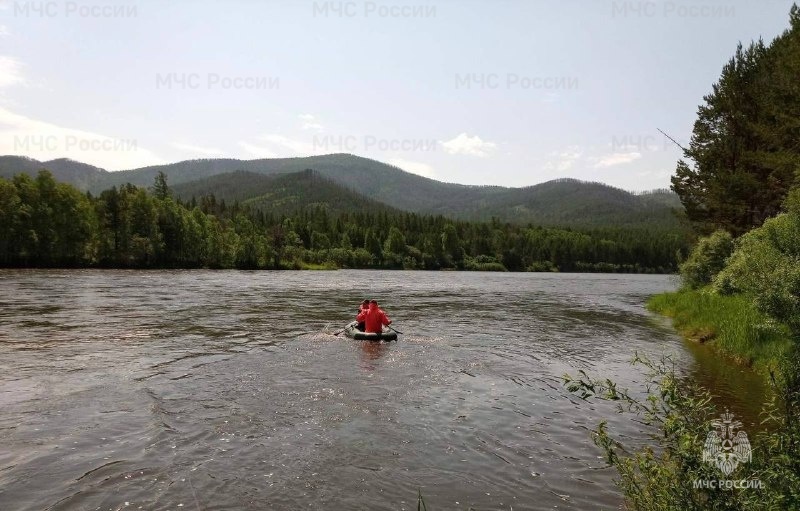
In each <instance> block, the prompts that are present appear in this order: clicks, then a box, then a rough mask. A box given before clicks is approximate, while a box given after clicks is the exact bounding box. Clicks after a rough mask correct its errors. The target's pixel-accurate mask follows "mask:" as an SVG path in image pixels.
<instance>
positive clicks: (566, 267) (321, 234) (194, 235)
mask: <svg viewBox="0 0 800 511" xmlns="http://www.w3.org/2000/svg"><path fill="white" fill-rule="evenodd" d="M689 245H690V239H688V237H687V236H686V235H685V234H684V233H682V232H681V231H676V230H674V229H672V230H670V229H660V228H657V227H653V228H622V227H605V228H591V229H574V228H556V227H538V226H533V225H530V224H529V225H518V224H511V223H503V222H500V221H499V220H497V219H493V220H492V221H488V222H466V221H457V220H451V219H448V218H445V217H443V216H432V215H424V214H417V213H408V212H400V211H395V210H391V209H386V210H376V211H369V210H367V211H331V210H330V209H329V208H327V207H324V206H315V205H313V204H312V205H308V206H306V207H303V208H300V209H299V210H297V211H294V212H292V213H280V214H277V213H276V212H274V211H270V210H268V209H267V210H265V209H257V208H253V207H249V206H247V205H242V204H240V203H238V202H234V203H233V204H226V203H225V201H224V200H217V198H216V197H215V196H214V195H213V194H206V195H203V196H201V197H199V198H197V197H192V198H191V199H190V200H185V199H180V198H176V197H174V195H173V192H172V190H171V189H170V187H169V186H168V184H167V178H166V176H165V175H164V174H163V173H159V174H157V175H156V178H155V182H154V183H153V186H152V187H150V188H144V187H137V186H134V185H131V184H125V185H122V186H119V187H116V186H115V187H112V188H110V189H108V190H105V191H103V192H101V193H100V194H98V195H96V196H95V195H92V194H91V193H83V192H81V191H79V190H78V189H77V188H75V187H73V186H72V185H69V184H65V183H58V182H56V180H55V179H54V178H53V176H52V174H50V172H48V171H46V170H42V171H40V172H39V173H38V175H37V176H36V177H30V176H28V175H26V174H18V175H16V176H14V177H13V178H11V179H2V178H0V266H3V267H100V268H213V269H218V268H219V269H221V268H239V269H336V268H384V269H415V270H416V269H419V270H441V269H458V270H479V271H565V272H570V271H578V272H642V273H645V272H647V273H656V272H659V273H669V272H674V271H676V269H677V265H678V262H679V259H680V258H681V257H682V255H685V254H687V253H688V249H689Z"/></svg>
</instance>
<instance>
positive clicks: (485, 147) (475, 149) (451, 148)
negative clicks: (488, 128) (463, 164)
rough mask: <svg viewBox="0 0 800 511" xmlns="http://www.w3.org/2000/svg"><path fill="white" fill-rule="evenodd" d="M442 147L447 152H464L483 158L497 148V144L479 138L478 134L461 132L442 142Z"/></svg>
mask: <svg viewBox="0 0 800 511" xmlns="http://www.w3.org/2000/svg"><path fill="white" fill-rule="evenodd" d="M442 147H444V150H445V151H447V152H448V153H449V154H466V155H469V156H478V157H480V158H483V157H485V156H489V153H491V152H493V151H494V150H495V149H497V144H495V143H494V142H486V141H484V140H481V138H480V137H479V136H478V135H475V136H474V137H470V136H469V135H467V134H466V133H461V134H460V135H458V136H457V137H456V138H454V139H452V140H447V141H445V142H442Z"/></svg>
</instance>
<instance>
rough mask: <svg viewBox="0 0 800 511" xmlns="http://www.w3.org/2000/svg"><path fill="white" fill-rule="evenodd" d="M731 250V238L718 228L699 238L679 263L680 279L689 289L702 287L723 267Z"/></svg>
mask: <svg viewBox="0 0 800 511" xmlns="http://www.w3.org/2000/svg"><path fill="white" fill-rule="evenodd" d="M731 252H733V238H732V237H731V235H730V234H729V233H728V232H726V231H723V230H719V231H716V232H714V233H713V234H711V235H710V236H707V237H705V238H701V239H700V241H698V242H697V245H696V246H695V247H694V250H692V253H691V254H689V257H688V258H687V259H686V261H684V262H683V264H681V265H680V272H681V279H682V280H683V284H684V285H685V286H686V287H688V288H689V289H697V288H700V287H703V286H705V285H707V284H709V283H711V280H712V279H713V278H714V276H715V275H716V274H717V273H719V272H720V271H721V270H722V268H724V267H725V260H726V259H727V258H728V257H729V256H730V255H731Z"/></svg>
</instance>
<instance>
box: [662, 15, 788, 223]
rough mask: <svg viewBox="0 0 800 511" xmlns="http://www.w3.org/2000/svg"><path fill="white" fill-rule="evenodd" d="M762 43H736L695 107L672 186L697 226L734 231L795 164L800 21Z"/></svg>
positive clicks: (777, 194) (752, 217) (775, 202)
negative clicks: (683, 158) (689, 137)
mask: <svg viewBox="0 0 800 511" xmlns="http://www.w3.org/2000/svg"><path fill="white" fill-rule="evenodd" d="M798 12H800V11H798V8H797V6H794V7H792V11H791V26H790V28H789V29H788V30H787V31H786V32H784V33H783V34H782V35H781V36H780V37H778V38H777V39H775V40H774V41H773V42H772V43H771V44H770V45H769V46H765V45H764V43H763V42H762V41H758V42H754V43H752V44H751V45H750V46H749V47H747V48H746V49H744V48H742V46H741V45H739V48H738V49H737V50H736V54H735V55H734V57H733V58H732V59H731V60H730V62H728V64H727V65H726V66H725V67H724V68H723V70H722V75H721V77H720V79H719V82H717V83H716V84H715V85H714V87H713V92H712V93H711V94H709V95H707V96H706V97H705V98H704V99H705V104H704V105H702V106H701V107H700V109H699V112H698V118H697V121H696V122H695V125H694V132H693V135H692V140H691V143H690V145H689V147H688V148H687V149H686V151H685V156H686V158H688V159H689V160H691V162H692V163H693V164H692V165H691V166H690V165H689V164H687V163H686V162H684V161H680V162H679V163H678V167H677V170H676V175H675V176H674V177H673V178H672V188H673V190H674V191H675V192H676V193H677V194H678V195H679V196H680V198H681V202H682V203H683V205H684V207H685V209H686V214H687V216H688V218H689V219H690V220H691V221H692V222H694V224H695V225H696V226H697V227H698V229H699V230H700V231H702V232H710V231H711V230H713V229H715V228H724V229H725V230H727V231H729V232H732V233H734V234H735V235H739V234H742V233H744V232H746V231H747V230H749V229H751V228H752V227H757V226H759V225H761V224H762V223H763V222H764V221H765V220H766V219H767V218H769V217H771V216H774V215H775V214H776V213H777V212H778V211H779V210H780V206H781V203H782V201H783V200H784V198H785V197H786V194H787V192H788V191H789V189H790V188H791V187H792V186H793V184H794V183H795V182H796V178H797V172H798V168H800V147H798V145H797V135H798V129H800V121H798V119H800V89H799V88H798V87H797V76H800V23H798V22H797V18H798Z"/></svg>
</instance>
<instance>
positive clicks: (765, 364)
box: [647, 290, 791, 375]
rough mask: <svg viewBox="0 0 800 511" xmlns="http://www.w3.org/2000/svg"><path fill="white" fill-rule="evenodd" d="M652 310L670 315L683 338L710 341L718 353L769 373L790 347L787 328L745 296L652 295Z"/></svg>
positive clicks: (695, 293)
mask: <svg viewBox="0 0 800 511" xmlns="http://www.w3.org/2000/svg"><path fill="white" fill-rule="evenodd" d="M647 308H648V309H650V310H651V311H653V312H657V313H659V314H663V315H664V316H668V317H670V318H672V321H673V324H674V326H675V328H676V329H677V330H678V331H679V332H680V333H681V334H682V335H683V336H685V337H686V338H688V339H689V340H692V341H696V342H702V343H710V344H711V346H712V347H713V348H714V349H715V350H718V351H719V352H720V353H721V354H723V355H725V356H727V357H730V358H732V359H734V360H736V361H737V362H739V363H741V364H744V365H747V366H750V367H752V368H753V369H755V370H756V371H758V372H759V373H761V374H764V375H768V374H769V372H770V370H774V369H777V367H778V361H779V360H780V359H781V357H782V356H783V355H784V354H785V353H787V351H788V350H789V348H790V347H791V338H790V333H789V329H788V328H787V327H786V326H785V325H783V324H780V323H777V322H776V321H775V320H773V319H770V318H769V317H767V316H766V315H764V314H763V313H761V312H759V311H758V310H756V308H755V306H754V305H753V301H752V299H750V298H749V297H747V296H744V295H734V296H721V295H718V294H713V293H710V292H707V291H704V290H697V291H678V292H676V293H665V294H660V295H656V296H653V297H652V298H650V300H648V302H647Z"/></svg>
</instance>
